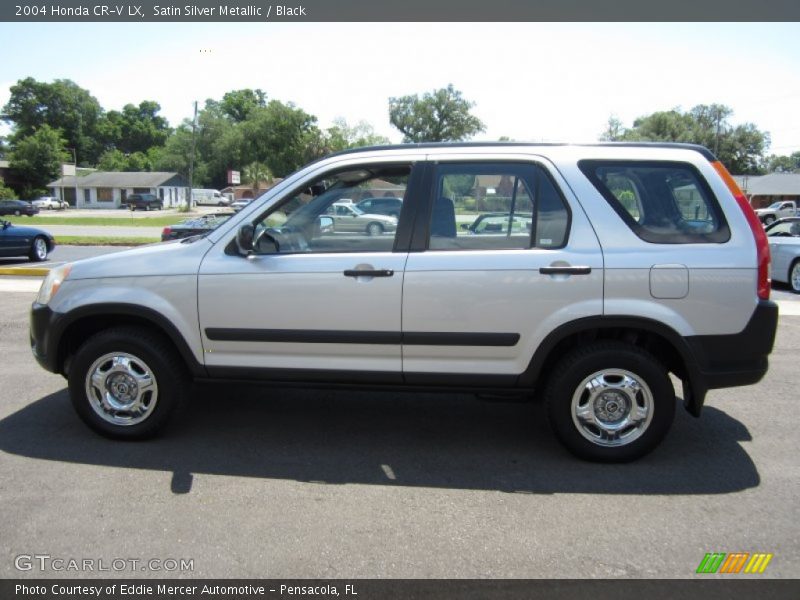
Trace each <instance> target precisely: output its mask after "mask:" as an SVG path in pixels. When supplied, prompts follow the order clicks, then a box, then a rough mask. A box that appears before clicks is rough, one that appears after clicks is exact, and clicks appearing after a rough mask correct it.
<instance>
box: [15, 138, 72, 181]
mask: <svg viewBox="0 0 800 600" xmlns="http://www.w3.org/2000/svg"><path fill="white" fill-rule="evenodd" d="M70 158H71V157H70V155H69V153H68V152H67V150H66V148H65V142H64V138H63V137H62V136H61V132H59V131H58V130H57V129H53V128H52V127H50V126H49V125H42V126H41V127H39V129H37V130H36V131H35V132H34V133H32V134H31V135H29V136H27V137H25V138H22V139H20V140H18V141H17V142H16V143H15V144H14V148H13V150H12V152H11V160H10V161H9V163H10V165H9V166H10V167H11V168H12V169H13V170H14V171H16V173H17V174H19V176H20V178H21V179H23V180H25V181H27V182H28V183H27V185H26V186H25V188H24V189H23V195H33V194H35V193H36V192H37V191H39V190H43V189H44V188H45V186H46V185H47V184H48V183H49V182H51V181H52V180H54V179H56V178H57V177H59V175H60V172H61V164H62V163H64V162H66V161H67V160H69V159H70Z"/></svg>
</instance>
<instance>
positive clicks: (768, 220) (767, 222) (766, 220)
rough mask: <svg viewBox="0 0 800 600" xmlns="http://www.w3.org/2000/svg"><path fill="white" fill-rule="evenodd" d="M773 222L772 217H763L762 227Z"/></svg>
mask: <svg viewBox="0 0 800 600" xmlns="http://www.w3.org/2000/svg"><path fill="white" fill-rule="evenodd" d="M774 222H775V217H773V216H772V215H769V216H767V217H764V225H772V224H773V223H774Z"/></svg>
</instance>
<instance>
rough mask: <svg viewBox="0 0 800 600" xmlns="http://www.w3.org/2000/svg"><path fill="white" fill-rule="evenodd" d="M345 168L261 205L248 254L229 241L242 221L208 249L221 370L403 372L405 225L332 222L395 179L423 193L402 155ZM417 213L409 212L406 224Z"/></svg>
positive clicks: (244, 373) (272, 374)
mask: <svg viewBox="0 0 800 600" xmlns="http://www.w3.org/2000/svg"><path fill="white" fill-rule="evenodd" d="M340 170H341V168H340ZM340 170H339V171H336V172H333V173H330V174H328V175H325V176H324V177H323V179H324V181H323V182H322V184H320V178H319V177H316V178H314V179H312V180H309V181H307V182H305V183H304V184H302V185H301V186H300V187H299V189H298V188H295V189H294V190H293V191H291V192H289V193H288V194H287V195H286V196H284V197H282V198H279V199H277V200H275V201H271V202H269V204H268V205H265V207H264V210H263V211H261V212H260V213H253V214H255V215H257V216H255V217H254V219H253V220H252V221H250V222H252V224H253V225H254V227H255V232H256V233H255V239H256V241H255V243H254V251H253V252H252V253H250V254H249V255H248V256H243V255H242V254H241V253H236V252H231V251H230V248H231V245H232V244H235V241H234V240H233V236H234V235H235V231H232V232H231V234H230V237H231V239H230V240H228V242H227V243H219V244H216V245H215V247H214V248H213V249H212V251H210V252H209V254H208V255H207V256H206V258H205V259H204V261H203V263H202V265H201V268H200V273H199V277H198V305H199V306H198V308H199V316H200V327H201V334H202V339H203V346H204V352H205V361H206V366H207V368H208V371H209V374H210V375H211V376H241V377H243V378H247V379H254V378H255V379H257V378H263V379H291V380H302V381H313V380H314V379H322V380H325V381H331V380H336V379H337V376H338V377H340V378H341V379H342V380H352V379H353V378H354V373H357V374H358V375H357V378H360V379H362V380H368V381H380V382H388V383H399V382H400V381H401V380H402V366H401V324H400V317H401V299H402V285H403V270H404V267H405V261H406V258H407V249H404V248H401V247H399V246H398V244H397V243H396V242H397V239H399V233H398V232H387V233H385V234H383V235H380V236H367V235H366V233H364V232H361V231H358V232H342V231H341V230H340V229H338V228H334V227H332V222H331V220H332V216H331V212H332V211H330V209H331V207H333V204H334V202H336V201H337V200H339V199H341V198H347V197H349V196H350V195H352V194H353V193H354V192H363V191H365V190H371V189H375V188H379V187H380V186H381V185H384V186H385V185H386V181H390V182H391V183H392V184H394V185H402V186H404V187H405V196H406V197H408V196H409V195H411V194H414V193H416V192H415V190H414V187H415V186H414V184H412V181H415V180H416V176H412V172H413V170H414V169H413V167H412V164H411V163H410V162H407V163H405V164H400V165H398V164H397V163H396V162H395V163H394V164H392V165H384V164H368V165H363V164H359V165H357V166H353V167H348V168H347V170H345V171H344V172H341V171H340ZM325 186H327V189H326V191H324V192H322V193H321V194H320V193H318V192H317V195H316V196H314V195H312V194H310V193H309V190H319V189H320V188H321V187H325ZM410 217H411V215H407V214H401V217H400V219H401V220H400V224H399V227H398V230H401V229H402V228H403V227H405V225H404V224H403V223H404V220H408V219H409V218H410ZM239 225H241V224H239ZM225 248H227V249H228V251H227V252H226V251H225Z"/></svg>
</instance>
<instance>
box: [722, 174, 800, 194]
mask: <svg viewBox="0 0 800 600" xmlns="http://www.w3.org/2000/svg"><path fill="white" fill-rule="evenodd" d="M734 179H736V182H737V183H738V184H739V187H740V188H742V191H743V192H744V193H745V194H747V195H748V196H798V195H800V174H798V173H770V174H769V175H735V176H734Z"/></svg>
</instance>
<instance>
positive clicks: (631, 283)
mask: <svg viewBox="0 0 800 600" xmlns="http://www.w3.org/2000/svg"><path fill="white" fill-rule="evenodd" d="M388 193H391V194H392V196H393V197H398V198H402V209H401V212H400V216H399V219H398V221H397V227H396V228H394V229H393V230H387V229H382V230H381V231H378V229H377V228H374V231H372V230H370V229H369V228H367V227H363V228H362V227H359V228H347V227H334V222H333V217H332V216H330V214H331V213H330V208H331V207H332V206H333V205H334V204H335V203H336V202H337V201H339V202H340V201H342V200H344V199H353V198H364V197H380V196H382V195H385V194H388ZM486 214H491V216H492V219H491V223H489V224H490V225H491V227H490V226H488V225H487V227H484V228H474V230H473V229H470V224H472V223H474V222H475V221H476V220H477V219H479V218H480V217H481V215H486ZM342 218H346V217H342ZM506 218H507V220H508V223H507V224H506V223H504V222H503V220H504V219H506ZM768 268H769V250H768V246H767V240H766V237H765V236H764V232H763V230H762V228H761V225H760V223H759V222H758V219H757V218H756V217H755V215H754V213H753V211H752V210H751V209H750V207H749V205H748V204H747V201H746V199H745V198H744V197H743V196H742V195H741V192H740V191H739V189H738V188H737V187H736V184H735V183H734V182H733V180H732V179H731V177H730V175H729V174H728V172H727V171H726V170H725V168H724V167H723V166H722V165H721V164H720V163H719V162H718V161H717V160H716V158H715V157H714V156H713V155H712V154H711V153H710V152H709V151H708V150H706V149H705V148H702V147H700V146H691V145H681V144H596V145H557V144H554V145H526V144H449V145H448V144H433V145H408V146H391V147H378V148H368V149H363V150H358V151H348V152H343V153H340V154H336V155H333V156H330V157H327V158H325V159H323V160H320V161H317V162H314V163H312V164H310V165H308V166H306V167H305V168H303V169H302V170H300V171H298V172H297V173H295V174H294V175H292V176H290V177H288V178H286V179H285V180H284V181H282V182H281V183H280V184H279V185H277V186H276V187H275V188H273V189H272V190H270V191H269V192H267V193H266V194H264V195H263V196H262V197H261V198H260V199H258V200H256V201H254V202H253V203H251V204H250V205H249V206H248V207H246V208H245V209H243V210H242V211H241V212H240V213H238V214H237V215H235V216H233V217H232V218H231V219H229V220H228V221H227V222H225V223H224V224H222V225H221V226H220V227H218V228H217V229H215V230H214V231H212V232H210V233H208V234H206V235H204V236H200V237H193V238H188V239H185V240H181V241H177V242H168V243H165V244H161V245H153V246H147V247H143V248H139V249H135V250H131V251H128V252H124V253H120V254H114V255H108V256H101V257H97V258H92V259H88V260H83V261H78V262H75V263H73V264H67V265H64V266H62V267H59V268H57V269H53V270H52V271H51V272H50V274H49V275H48V277H47V278H46V280H45V281H44V283H43V284H42V288H41V290H40V292H39V295H38V297H37V299H36V302H35V303H34V305H33V307H32V313H31V345H32V349H33V353H34V355H35V357H36V358H37V360H38V361H39V362H40V363H41V365H42V366H43V367H44V368H46V369H48V370H49V371H53V372H56V373H62V374H63V375H64V376H65V377H66V378H67V379H68V381H69V391H70V396H71V398H72V402H73V404H74V406H75V409H76V410H77V412H78V414H79V415H80V417H81V418H82V419H83V420H84V421H85V422H86V423H87V424H88V425H89V426H90V427H91V428H93V429H94V430H96V431H98V432H100V433H102V434H104V435H107V436H110V437H115V438H125V439H134V438H143V437H147V436H150V435H153V434H154V433H156V432H157V431H158V430H160V429H161V428H162V427H163V426H164V425H165V424H166V422H167V421H168V419H169V418H170V416H171V415H172V413H173V412H174V410H175V408H176V407H177V406H178V405H179V404H181V403H182V402H183V401H184V400H186V397H187V395H188V394H189V390H190V389H191V386H190V385H189V383H190V382H191V380H192V379H194V380H207V379H214V380H221V379H236V380H252V381H268V382H295V383H296V382H306V383H320V382H324V383H336V384H345V385H353V386H357V385H358V386H371V387H375V388H380V387H390V388H396V387H398V386H402V387H405V388H410V389H426V390H431V389H433V390H439V389H442V390H470V391H475V392H485V393H497V392H509V391H513V392H531V391H536V392H537V393H538V394H539V395H541V396H542V397H544V399H545V401H546V405H547V414H548V416H549V419H550V421H551V423H552V426H553V428H554V430H555V432H556V433H557V435H558V437H559V438H560V439H561V441H562V442H563V443H564V444H565V445H566V447H567V448H569V450H571V451H572V452H573V453H575V454H577V455H578V456H580V457H583V458H587V459H592V460H603V461H623V460H631V459H634V458H637V457H639V456H642V455H643V454H645V453H646V452H648V451H650V450H651V449H653V448H654V447H655V446H656V445H657V444H658V443H659V441H660V440H661V439H662V438H663V437H664V435H665V434H666V432H667V430H668V429H669V427H670V425H671V422H672V420H673V415H674V411H675V404H676V398H675V392H674V387H673V384H672V380H671V379H670V374H673V375H675V376H676V377H677V378H679V379H680V380H681V381H682V396H683V400H684V404H685V406H686V408H687V409H688V411H689V412H690V413H691V414H693V415H695V416H699V415H700V412H701V409H702V406H703V402H704V398H705V396H706V392H707V391H708V390H709V389H713V388H720V387H728V386H737V385H746V384H751V383H755V382H757V381H758V380H759V379H761V377H763V375H764V373H765V372H766V370H767V357H768V355H769V353H770V352H771V350H772V345H773V340H774V336H775V328H776V324H777V316H778V313H777V307H776V305H775V304H774V303H772V302H770V301H769V279H768Z"/></svg>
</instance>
